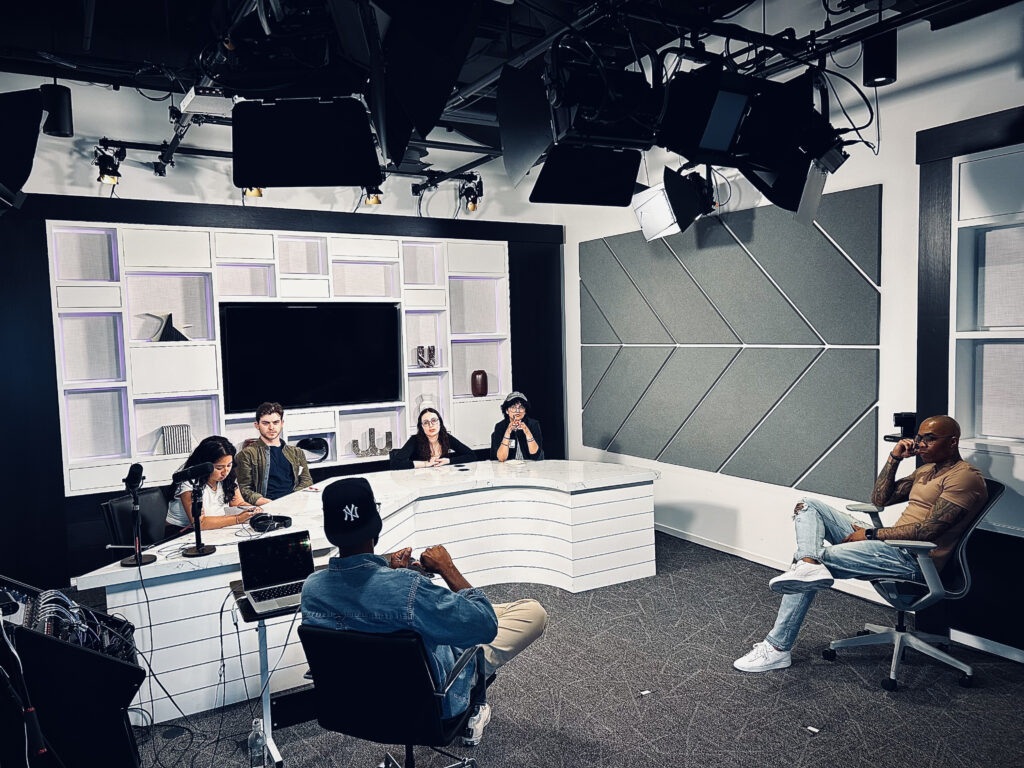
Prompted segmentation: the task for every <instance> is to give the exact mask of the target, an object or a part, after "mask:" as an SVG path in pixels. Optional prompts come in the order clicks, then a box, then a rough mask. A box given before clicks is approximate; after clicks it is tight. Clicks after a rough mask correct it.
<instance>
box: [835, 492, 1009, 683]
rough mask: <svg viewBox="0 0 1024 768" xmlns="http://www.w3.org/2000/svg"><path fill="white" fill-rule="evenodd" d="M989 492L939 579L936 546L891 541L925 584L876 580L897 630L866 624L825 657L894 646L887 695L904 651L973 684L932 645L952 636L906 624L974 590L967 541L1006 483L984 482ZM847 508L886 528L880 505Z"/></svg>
mask: <svg viewBox="0 0 1024 768" xmlns="http://www.w3.org/2000/svg"><path fill="white" fill-rule="evenodd" d="M985 485H986V487H987V488H988V501H986V502H985V506H983V507H982V508H981V511H980V512H978V515H977V516H976V517H975V518H974V521H973V522H972V523H971V524H970V525H969V526H968V527H967V528H966V530H964V532H963V535H961V536H960V541H958V542H957V544H956V546H955V547H954V548H953V551H952V552H951V553H950V556H949V560H948V561H947V562H946V565H945V567H944V568H943V569H942V575H941V576H940V575H939V573H938V571H937V570H936V568H935V561H934V560H932V558H931V556H930V555H929V554H928V551H929V550H931V549H934V548H935V545H934V544H932V543H931V542H928V541H904V540H894V539H890V540H887V541H886V542H885V543H886V544H888V545H889V546H892V547H898V548H900V549H902V550H904V551H905V552H907V553H909V554H912V555H913V556H914V557H916V558H917V564H918V566H919V567H920V568H921V573H922V574H923V575H924V580H925V583H924V584H922V583H921V582H919V581H909V580H905V579H894V578H891V577H887V578H884V579H872V580H871V585H872V586H873V587H874V588H875V591H876V592H878V594H879V595H881V596H882V599H884V600H885V601H886V602H887V603H889V605H891V606H892V607H893V608H895V609H896V626H895V627H883V626H881V625H878V624H865V625H864V629H862V630H861V631H860V632H858V633H857V636H856V637H848V638H846V639H844V640H833V641H832V642H831V643H829V646H828V648H825V649H824V650H823V651H822V652H821V655H822V657H823V658H825V659H827V660H829V661H832V660H834V659H835V657H836V649H837V648H853V647H854V646H859V645H886V644H888V643H892V644H893V646H894V647H893V652H892V665H891V667H890V669H889V677H887V678H885V679H883V680H882V687H883V688H885V689H886V690H887V691H895V690H897V688H898V687H899V686H898V684H897V682H896V673H897V672H898V671H899V668H900V662H901V661H902V660H903V652H904V650H905V649H906V648H913V649H914V650H917V651H920V652H921V653H924V654H926V655H928V656H931V657H932V658H933V659H938V660H939V661H941V662H944V663H946V664H949V665H950V666H952V667H955V668H956V669H959V670H960V671H961V672H963V674H962V675H961V676H960V685H962V686H964V687H965V688H969V687H970V686H971V683H972V682H973V676H974V670H973V669H972V668H971V666H970V665H969V664H965V663H964V662H962V661H960V660H958V659H955V658H953V657H952V656H950V655H949V654H948V653H945V652H944V651H940V650H939V649H938V648H936V647H935V646H934V645H931V644H932V643H936V644H938V645H949V642H950V640H949V637H948V636H945V635H935V634H930V633H927V632H917V631H909V630H908V629H907V627H906V623H905V614H906V613H907V612H908V611H910V612H915V611H920V610H922V609H924V608H927V607H928V606H930V605H933V604H935V603H937V602H939V601H940V600H958V599H959V598H961V597H963V596H964V595H966V594H967V592H968V591H969V590H970V588H971V572H970V570H969V569H968V567H967V541H968V539H970V537H971V534H972V533H973V532H974V530H975V529H976V528H977V527H978V524H979V523H980V522H981V521H982V519H983V518H984V517H985V515H986V514H987V513H988V511H989V510H990V509H991V508H992V505H993V504H995V503H996V500H998V499H999V496H1000V495H1001V494H1002V492H1003V484H1002V483H998V482H996V481H995V480H985ZM847 509H848V510H850V511H851V512H866V513H868V514H869V515H870V516H871V522H872V523H873V524H874V526H875V527H876V528H881V527H882V519H881V517H880V515H879V513H880V512H881V511H882V509H883V508H882V507H876V506H875V505H874V504H850V505H849V506H847Z"/></svg>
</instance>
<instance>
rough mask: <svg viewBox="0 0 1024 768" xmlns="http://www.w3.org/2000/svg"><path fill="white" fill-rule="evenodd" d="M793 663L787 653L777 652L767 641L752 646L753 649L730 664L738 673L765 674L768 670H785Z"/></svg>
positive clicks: (789, 654)
mask: <svg viewBox="0 0 1024 768" xmlns="http://www.w3.org/2000/svg"><path fill="white" fill-rule="evenodd" d="M792 663H793V655H792V654H791V653H790V652H789V651H780V650H777V649H776V648H775V647H774V646H773V645H772V644H771V643H769V642H768V641H767V640H762V641H761V642H760V643H757V644H755V645H754V649H753V650H752V651H751V652H750V653H748V654H747V655H746V656H743V657H742V658H739V659H736V661H734V662H733V663H732V665H733V666H734V667H736V669H738V670H739V671H740V672H767V671H768V670H770V669H785V668H786V667H788V666H789V665H791V664H792Z"/></svg>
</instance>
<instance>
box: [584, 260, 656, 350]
mask: <svg viewBox="0 0 1024 768" xmlns="http://www.w3.org/2000/svg"><path fill="white" fill-rule="evenodd" d="M580 281H581V282H582V283H583V285H584V286H586V288H587V290H588V291H589V292H590V295H591V296H593V297H594V301H595V302H596V303H597V306H598V307H600V308H601V312H602V314H603V315H604V316H605V318H606V319H607V320H608V322H609V323H610V324H611V327H612V330H613V331H614V332H615V335H616V336H618V337H619V339H621V340H622V341H623V342H624V343H626V344H671V343H672V337H671V336H669V335H668V331H666V330H665V328H664V326H663V325H662V324H661V323H660V322H659V321H658V318H657V316H656V315H655V314H654V311H653V310H652V309H651V307H650V305H649V304H648V303H647V302H646V301H645V300H644V297H643V296H641V295H640V292H639V291H638V290H637V288H636V286H635V285H633V283H632V281H630V279H629V277H628V276H627V275H626V273H625V272H624V271H623V269H622V266H621V265H620V264H619V262H618V261H616V260H615V256H614V255H612V252H611V250H610V249H609V248H608V246H607V244H606V243H605V242H604V240H592V241H590V242H588V243H580Z"/></svg>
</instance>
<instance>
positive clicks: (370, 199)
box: [363, 184, 384, 205]
mask: <svg viewBox="0 0 1024 768" xmlns="http://www.w3.org/2000/svg"><path fill="white" fill-rule="evenodd" d="M383 194H384V193H383V192H381V191H380V186H379V185H377V184H371V185H370V186H368V187H364V188H363V205H380V197H381V195H383Z"/></svg>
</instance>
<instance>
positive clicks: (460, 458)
mask: <svg viewBox="0 0 1024 768" xmlns="http://www.w3.org/2000/svg"><path fill="white" fill-rule="evenodd" d="M468 461H476V454H475V453H473V450H472V449H471V448H469V447H468V446H466V445H465V444H463V443H461V442H459V441H458V440H457V439H456V438H455V437H453V436H452V435H450V434H448V430H447V429H445V428H444V420H443V419H442V418H441V414H440V413H438V412H437V411H436V410H434V409H433V408H424V409H423V410H422V411H420V418H419V421H418V423H417V425H416V434H415V435H413V436H412V437H410V438H409V439H408V440H406V441H405V445H403V446H402V447H401V448H399V449H398V450H397V451H394V452H393V455H392V457H391V468H392V469H413V468H416V469H420V468H422V467H443V466H444V465H445V464H465V463H466V462H468Z"/></svg>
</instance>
